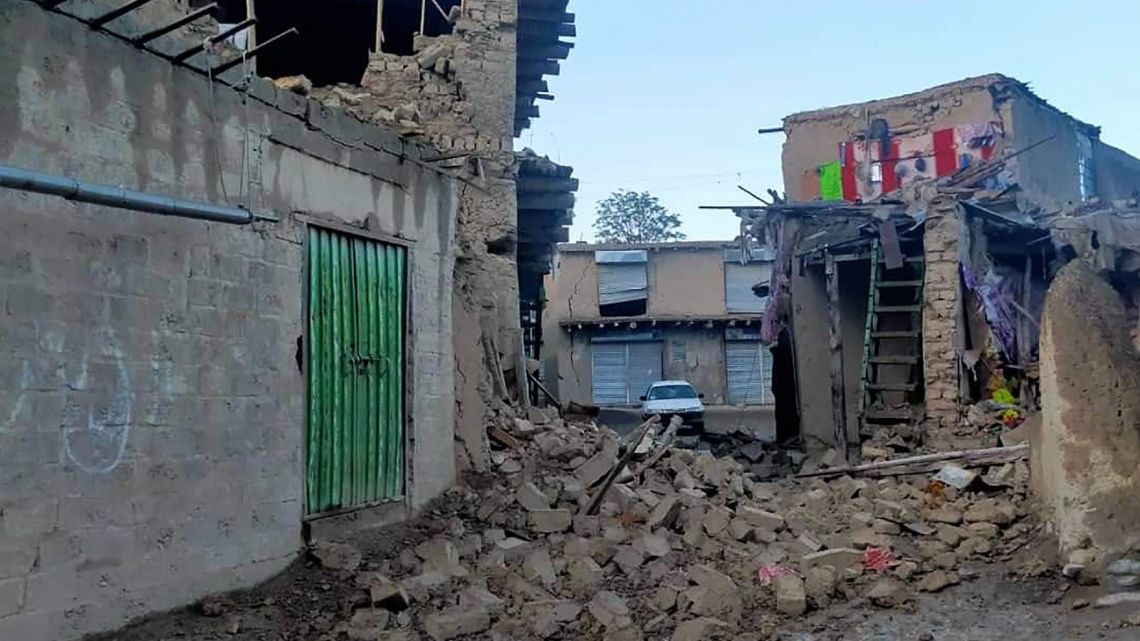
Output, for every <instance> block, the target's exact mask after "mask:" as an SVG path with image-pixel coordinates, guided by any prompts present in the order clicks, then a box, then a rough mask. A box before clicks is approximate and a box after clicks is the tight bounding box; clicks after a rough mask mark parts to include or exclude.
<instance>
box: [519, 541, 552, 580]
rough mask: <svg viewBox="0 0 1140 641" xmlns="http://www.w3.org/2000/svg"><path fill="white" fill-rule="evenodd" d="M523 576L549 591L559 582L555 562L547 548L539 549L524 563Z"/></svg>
mask: <svg viewBox="0 0 1140 641" xmlns="http://www.w3.org/2000/svg"><path fill="white" fill-rule="evenodd" d="M523 576H525V577H526V578H528V579H530V580H531V581H538V582H540V583H542V584H543V585H544V586H546V587H547V588H548V589H549V588H550V587H551V586H553V585H554V582H555V581H556V580H557V578H558V577H557V573H556V572H555V571H554V562H553V561H552V560H551V559H550V552H549V551H547V549H546V548H539V549H537V550H535V551H534V552H531V553H530V556H528V557H527V559H526V562H524V563H523Z"/></svg>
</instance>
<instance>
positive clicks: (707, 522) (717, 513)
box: [701, 506, 732, 536]
mask: <svg viewBox="0 0 1140 641" xmlns="http://www.w3.org/2000/svg"><path fill="white" fill-rule="evenodd" d="M730 522H732V510H730V509H728V508H726V507H721V506H717V507H714V508H712V509H710V510H709V511H708V512H706V513H705V517H704V519H703V520H702V521H701V525H702V526H703V527H704V529H705V532H706V533H707V534H708V535H709V536H717V535H718V534H720V533H721V532H724V531H725V530H726V529H728V524H729V523H730Z"/></svg>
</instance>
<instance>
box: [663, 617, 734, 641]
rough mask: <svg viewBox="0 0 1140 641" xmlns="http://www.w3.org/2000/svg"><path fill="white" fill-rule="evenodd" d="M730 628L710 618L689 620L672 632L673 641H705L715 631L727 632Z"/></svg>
mask: <svg viewBox="0 0 1140 641" xmlns="http://www.w3.org/2000/svg"><path fill="white" fill-rule="evenodd" d="M731 627H732V626H730V625H729V624H728V623H727V622H725V621H721V620H720V619H714V618H712V617H699V618H696V619H690V620H688V621H685V622H683V623H681V624H680V625H678V626H677V629H676V630H674V631H673V641H707V640H708V639H710V638H711V634H712V633H713V632H714V631H715V630H717V629H723V630H729V629H731Z"/></svg>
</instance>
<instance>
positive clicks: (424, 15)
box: [420, 0, 427, 36]
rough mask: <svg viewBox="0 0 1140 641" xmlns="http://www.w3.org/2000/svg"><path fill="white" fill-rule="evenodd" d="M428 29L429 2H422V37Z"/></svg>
mask: <svg viewBox="0 0 1140 641" xmlns="http://www.w3.org/2000/svg"><path fill="white" fill-rule="evenodd" d="M426 29H427V0H423V1H422V2H420V35H421V36H422V35H424V31H425V30H426Z"/></svg>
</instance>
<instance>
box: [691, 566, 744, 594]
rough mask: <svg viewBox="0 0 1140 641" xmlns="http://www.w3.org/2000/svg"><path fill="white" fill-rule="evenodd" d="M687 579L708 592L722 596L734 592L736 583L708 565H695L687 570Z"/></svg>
mask: <svg viewBox="0 0 1140 641" xmlns="http://www.w3.org/2000/svg"><path fill="white" fill-rule="evenodd" d="M689 579H690V580H691V581H692V582H693V583H696V584H697V585H699V586H701V587H703V588H705V589H707V590H709V591H710V592H712V593H714V594H716V595H719V596H723V595H727V594H732V593H733V592H735V591H736V582H734V581H733V580H732V578H731V577H729V576H728V575H727V574H724V573H722V572H720V571H718V570H717V569H715V568H713V567H712V566H710V565H704V564H697V565H693V566H691V567H690V568H689Z"/></svg>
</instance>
